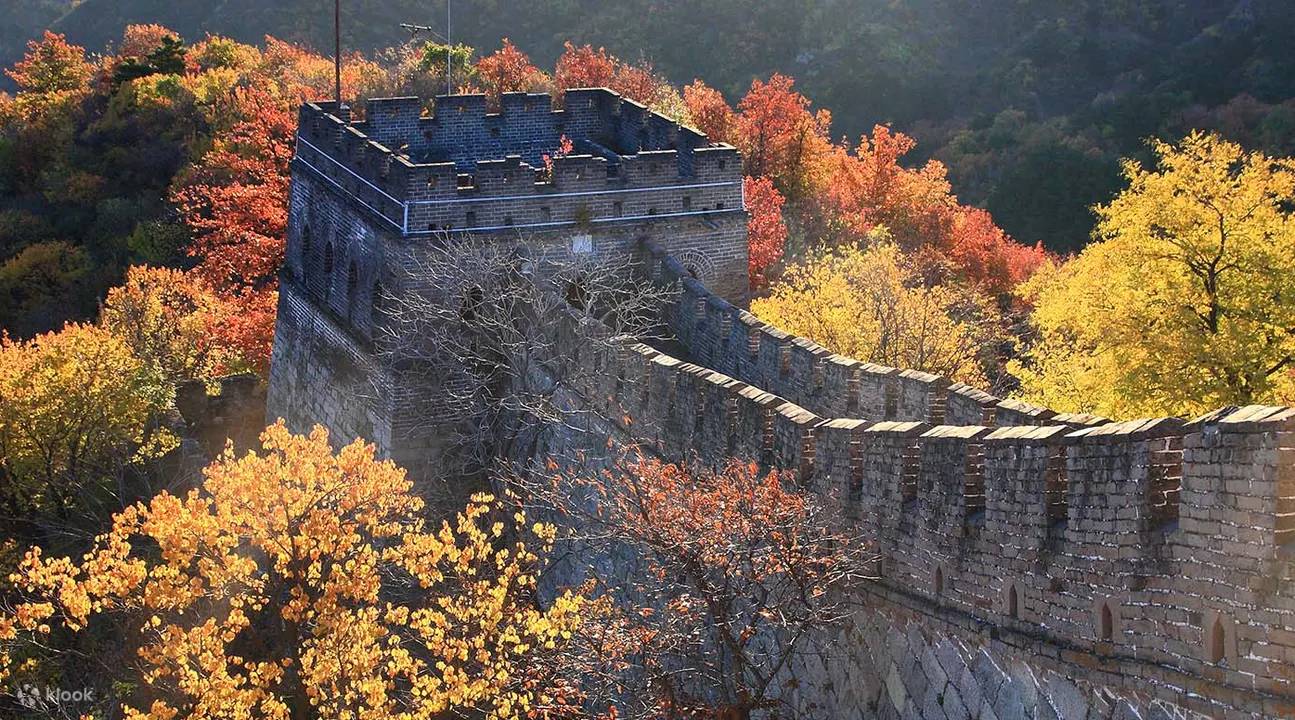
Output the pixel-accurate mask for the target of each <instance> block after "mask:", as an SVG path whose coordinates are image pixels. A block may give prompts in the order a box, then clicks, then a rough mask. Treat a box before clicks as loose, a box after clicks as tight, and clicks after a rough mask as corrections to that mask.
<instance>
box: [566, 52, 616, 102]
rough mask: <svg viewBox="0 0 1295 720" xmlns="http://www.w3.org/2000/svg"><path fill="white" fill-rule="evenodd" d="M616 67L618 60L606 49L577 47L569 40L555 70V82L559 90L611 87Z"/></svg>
mask: <svg viewBox="0 0 1295 720" xmlns="http://www.w3.org/2000/svg"><path fill="white" fill-rule="evenodd" d="M616 65H617V60H616V58H614V57H612V56H611V55H610V54H609V53H608V52H607V50H606V49H605V48H601V47H600V48H598V49H597V50H595V49H594V48H593V46H592V45H581V46H580V47H576V46H575V45H572V44H571V41H570V40H568V41H567V44H566V49H565V50H563V51H562V55H561V56H560V57H559V58H558V62H557V65H555V66H554V68H553V82H554V84H555V85H556V86H557V88H558V89H559V90H569V89H570V88H589V87H611V85H612V78H613V77H615V75H616Z"/></svg>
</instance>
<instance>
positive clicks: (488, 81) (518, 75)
mask: <svg viewBox="0 0 1295 720" xmlns="http://www.w3.org/2000/svg"><path fill="white" fill-rule="evenodd" d="M543 77H544V73H543V72H542V71H541V70H540V69H539V68H537V67H535V66H534V65H532V64H531V59H530V58H529V57H527V55H526V53H524V52H522V51H521V50H518V49H517V46H516V45H513V42H512V41H511V40H509V39H508V38H504V41H503V47H501V48H499V49H498V50H496V51H495V52H493V53H491V54H489V55H486V56H485V57H482V58H481V59H480V60H477V79H478V80H480V81H481V83H482V85H483V86H484V89H485V92H486V97H487V98H488V99H489V101H490V102H491V103H492V104H494V105H496V106H497V105H498V103H499V96H500V95H502V94H503V93H507V92H522V91H524V90H528V89H531V88H532V87H534V86H535V85H536V84H537V83H538V82H539V81H541V80H542V79H543Z"/></svg>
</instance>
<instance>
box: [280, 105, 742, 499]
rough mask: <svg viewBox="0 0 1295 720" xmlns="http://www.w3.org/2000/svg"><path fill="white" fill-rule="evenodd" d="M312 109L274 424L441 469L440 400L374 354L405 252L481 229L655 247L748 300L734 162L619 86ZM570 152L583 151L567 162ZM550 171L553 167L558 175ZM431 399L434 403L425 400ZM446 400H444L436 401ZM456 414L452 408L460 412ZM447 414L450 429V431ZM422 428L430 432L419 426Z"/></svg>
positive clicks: (283, 313) (304, 133) (607, 247)
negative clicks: (356, 114) (384, 303)
mask: <svg viewBox="0 0 1295 720" xmlns="http://www.w3.org/2000/svg"><path fill="white" fill-rule="evenodd" d="M424 104H425V103H424V102H423V101H422V100H420V99H419V98H384V99H375V100H370V101H369V102H368V106H367V110H366V113H365V118H364V120H363V121H357V122H351V118H350V108H349V107H347V106H344V105H343V106H341V107H340V108H339V107H338V106H337V105H336V104H334V103H311V104H307V105H305V106H303V107H302V109H301V114H300V124H299V127H298V133H297V149H296V157H295V158H294V160H293V162H292V193H291V204H290V218H289V224H288V247H287V257H286V260H285V264H284V271H283V275H282V282H281V289H280V296H279V313H278V321H277V326H276V328H275V340H274V352H273V357H272V361H271V368H270V386H269V397H268V413H269V416H270V418H271V419H272V420H273V419H275V418H278V417H282V418H284V419H285V420H287V422H288V424H289V426H290V427H291V428H292V429H293V430H294V431H305V430H308V429H309V428H310V426H311V425H313V424H315V423H319V424H322V425H323V426H325V427H327V428H328V429H329V430H330V432H331V433H332V435H333V438H334V440H335V441H337V442H349V441H350V440H352V439H354V438H356V437H363V438H365V439H367V440H370V441H373V442H375V443H377V445H378V448H379V450H380V451H381V452H383V453H384V454H385V455H386V456H388V457H390V458H392V459H394V460H396V461H397V462H399V463H401V464H404V465H405V466H406V467H410V468H413V469H415V472H416V473H417V472H418V470H417V469H416V468H418V467H420V466H421V465H422V464H424V463H426V462H427V461H428V460H429V458H431V457H433V453H434V450H435V447H436V445H437V437H436V435H437V433H436V432H435V430H434V429H430V430H429V429H427V426H428V422H427V421H428V415H429V413H431V414H433V415H434V414H435V412H436V409H435V408H434V407H433V408H432V409H430V410H429V404H428V402H427V398H420V397H417V391H416V390H415V389H414V388H410V387H407V386H405V385H403V384H402V383H401V382H399V378H398V377H397V376H396V373H394V371H393V369H392V368H389V367H384V364H383V360H382V358H381V356H380V355H379V354H377V353H376V352H375V350H374V340H375V337H378V336H380V332H377V331H378V330H380V328H381V327H382V310H381V307H380V305H381V298H382V297H383V293H384V288H388V289H390V290H391V291H393V292H398V289H397V287H396V285H397V284H398V283H399V278H400V277H402V273H401V272H400V271H401V270H402V268H401V267H400V266H399V265H398V263H400V262H401V260H400V258H402V257H407V253H405V252H403V251H404V250H406V249H408V248H410V247H411V246H414V244H417V243H433V242H443V241H444V238H445V237H446V236H447V235H460V234H464V233H467V234H472V235H473V236H481V237H486V238H489V239H492V240H493V239H497V240H498V242H501V243H507V242H512V241H515V240H516V239H518V238H519V237H522V236H525V237H527V238H529V239H530V241H531V242H535V241H539V242H543V243H545V244H548V245H549V246H550V247H551V248H552V249H554V250H560V251H562V252H569V253H573V254H579V253H590V254H594V255H599V254H604V255H617V254H629V253H633V252H635V251H636V250H637V249H638V248H640V247H641V245H642V243H643V242H644V241H646V240H651V241H653V242H654V243H655V244H656V245H657V246H658V247H660V248H662V249H664V250H665V251H667V252H669V253H671V254H672V255H673V256H674V257H676V258H678V259H679V261H680V262H681V263H683V265H684V267H685V268H686V269H687V270H688V271H689V272H691V273H692V274H693V275H694V276H696V277H697V278H699V279H700V280H702V281H703V282H705V283H706V285H707V286H708V287H709V288H711V289H712V290H714V291H715V292H717V293H719V294H721V295H724V296H726V297H728V298H729V299H731V300H733V301H734V302H736V303H739V304H743V303H744V301H745V299H746V292H747V239H746V220H747V216H746V210H745V206H744V202H743V193H742V174H741V159H740V157H739V156H738V154H737V151H736V150H735V149H734V148H733V147H731V146H729V145H724V144H722V143H714V142H711V141H710V140H708V139H707V138H706V136H705V135H703V134H701V133H700V132H698V131H696V130H693V129H692V128H688V127H685V126H681V125H679V124H678V123H676V122H674V121H673V120H670V119H668V118H666V117H663V116H661V115H659V114H657V113H654V112H651V111H649V110H648V109H647V108H645V107H644V106H642V105H639V104H638V103H635V102H633V101H630V100H626V99H623V98H621V97H619V96H618V95H616V94H615V93H613V92H611V91H609V90H605V89H582V90H568V91H566V93H565V95H564V98H563V102H562V107H561V108H554V107H553V106H552V102H551V99H550V97H549V96H548V95H544V94H526V93H510V94H505V95H504V96H503V97H502V98H501V102H500V109H499V111H498V112H490V111H489V110H488V109H487V105H486V98H485V97H484V96H482V95H453V96H442V97H438V98H436V100H435V107H434V112H433V113H432V114H431V115H426V114H424V112H423V107H424ZM564 139H565V140H568V141H569V142H570V147H571V150H570V151H569V152H568V153H567V154H565V155H564V156H559V154H560V148H561V147H562V146H563V145H564V142H563V141H564ZM546 158H548V162H546ZM424 393H425V391H424ZM433 405H434V403H433ZM445 412H447V413H449V412H450V411H449V410H448V409H445ZM448 419H449V418H448V417H447V420H448ZM414 428H422V429H419V430H414Z"/></svg>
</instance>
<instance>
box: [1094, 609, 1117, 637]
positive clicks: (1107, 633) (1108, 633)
mask: <svg viewBox="0 0 1295 720" xmlns="http://www.w3.org/2000/svg"><path fill="white" fill-rule="evenodd" d="M1099 630H1100V632H1099V633H1098V637H1100V638H1101V639H1102V641H1104V642H1110V641H1111V638H1113V637H1114V636H1115V616H1114V615H1113V614H1112V613H1111V606H1110V604H1109V603H1102V617H1101V627H1100V628H1099Z"/></svg>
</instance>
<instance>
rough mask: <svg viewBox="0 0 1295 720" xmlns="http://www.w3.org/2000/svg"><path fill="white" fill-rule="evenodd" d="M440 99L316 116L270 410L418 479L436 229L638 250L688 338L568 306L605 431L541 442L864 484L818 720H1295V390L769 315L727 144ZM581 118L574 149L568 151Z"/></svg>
mask: <svg viewBox="0 0 1295 720" xmlns="http://www.w3.org/2000/svg"><path fill="white" fill-rule="evenodd" d="M424 105H425V103H423V102H422V101H420V100H417V99H410V98H398V99H385V100H375V101H372V102H371V103H370V105H369V107H368V109H367V112H366V113H365V119H364V120H363V121H362V122H355V123H351V122H349V120H350V118H349V110H348V109H347V108H345V107H341V108H339V107H335V106H332V105H330V104H326V103H320V104H313V105H307V106H305V107H304V108H303V109H302V113H301V129H300V131H299V139H300V143H299V145H298V150H297V157H296V159H295V160H294V163H293V167H292V172H293V187H292V196H291V205H290V221H289V237H288V252H287V259H286V263H285V270H284V274H283V282H282V292H281V294H280V310H279V320H278V326H277V328H276V339H275V346H274V357H273V359H272V365H271V380H270V387H269V397H268V406H269V412H270V415H271V418H272V419H273V418H274V417H278V416H283V417H286V418H287V419H288V421H289V424H290V425H291V426H292V427H293V429H294V430H305V429H308V428H309V426H310V425H311V424H313V423H317V422H318V423H323V424H324V425H326V426H327V427H328V428H329V429H330V430H331V431H332V432H333V435H334V438H335V439H336V440H337V441H338V442H339V443H340V442H346V441H349V440H350V439H351V438H354V437H356V436H361V437H365V438H368V439H371V440H373V441H375V442H376V443H377V445H378V447H379V449H380V450H381V451H382V452H383V453H384V454H385V455H387V456H388V457H392V458H393V459H395V460H397V461H398V462H400V463H402V464H404V465H406V466H407V467H409V468H410V470H411V471H412V472H413V473H414V474H415V475H416V476H417V475H418V474H420V472H421V471H423V470H425V469H426V468H427V467H428V466H429V465H430V464H432V463H434V462H435V458H436V454H437V452H438V443H439V442H441V441H442V438H443V437H444V434H445V433H444V429H445V428H447V427H451V426H453V424H454V423H455V422H456V408H454V407H451V406H449V405H447V404H446V403H445V402H444V396H445V395H446V394H447V393H444V392H441V391H440V390H439V389H437V388H426V387H420V386H417V385H413V384H411V383H408V382H406V381H404V380H403V379H402V375H401V372H400V369H399V368H395V367H389V366H386V365H385V364H384V362H383V361H382V360H381V357H382V354H381V353H380V352H379V349H380V347H381V344H382V343H383V342H384V341H385V340H384V328H386V327H387V324H386V323H385V320H386V317H385V312H384V310H385V309H384V307H383V303H382V298H383V297H386V296H389V294H390V293H396V294H399V293H401V292H404V291H408V290H409V289H411V286H412V285H413V284H417V283H419V282H422V281H423V280H420V279H418V278H416V277H411V270H412V269H413V268H414V267H416V266H415V265H414V264H413V262H412V260H411V258H413V257H414V255H415V254H416V252H417V250H418V248H420V247H422V246H423V245H425V244H427V243H434V242H440V241H443V239H444V238H446V237H449V236H451V235H455V234H460V233H472V234H474V235H480V236H482V237H483V238H486V239H491V240H497V241H499V242H512V241H514V240H515V239H516V238H518V237H519V235H523V234H525V235H528V236H533V237H536V238H539V239H541V240H543V241H546V242H548V243H549V246H550V247H551V248H553V250H554V251H555V252H559V253H572V254H576V253H596V254H605V255H608V256H614V257H631V258H636V259H638V260H640V261H641V262H642V268H643V272H644V273H645V274H647V275H648V276H650V277H652V278H654V279H655V280H656V281H657V282H660V283H663V284H671V285H675V286H677V288H678V290H679V293H678V298H679V299H678V301H677V302H676V303H674V304H672V305H671V306H670V307H667V308H663V309H662V318H663V320H664V323H665V325H666V326H667V327H668V328H669V329H670V331H671V332H672V334H673V335H674V339H675V340H677V344H676V345H671V347H672V348H674V347H677V348H678V354H679V355H680V357H671V356H670V355H667V354H665V353H662V352H661V351H660V350H658V349H654V348H652V347H648V346H646V345H643V344H639V343H637V342H634V341H632V340H628V339H627V340H625V341H623V342H618V343H615V344H613V346H612V348H611V349H610V350H605V351H604V350H602V349H599V348H595V349H593V350H589V349H586V347H585V345H586V344H585V343H582V342H581V340H580V339H581V337H584V336H583V335H581V333H580V332H578V331H577V329H576V327H575V325H574V323H575V320H574V315H573V316H572V317H565V316H564V317H558V318H553V322H552V328H551V329H550V331H551V332H553V333H556V334H558V338H557V342H556V346H557V347H574V348H576V349H577V351H576V352H573V353H570V356H569V357H562V358H553V359H551V360H552V362H555V363H568V364H570V366H569V367H567V368H564V369H563V372H562V376H563V377H564V378H573V379H574V380H573V382H571V383H570V384H569V385H565V386H564V387H563V388H562V389H561V395H562V398H561V400H562V402H563V403H565V404H569V405H572V406H573V407H576V406H578V407H583V408H587V409H590V410H596V411H597V412H594V413H588V415H590V416H596V417H598V418H605V419H606V420H602V421H599V423H595V424H591V425H590V426H589V427H586V428H583V429H581V428H573V427H570V426H564V427H561V428H559V427H555V428H553V429H552V431H551V432H550V433H549V434H548V436H547V437H545V438H544V439H543V442H542V443H540V444H539V447H540V448H541V450H540V452H542V453H543V454H545V455H554V456H557V455H561V456H563V457H577V456H579V457H584V458H587V461H588V462H590V463H597V462H600V461H601V459H599V458H598V457H596V454H597V451H598V450H599V449H600V448H601V449H603V451H604V453H605V449H606V447H607V441H608V439H611V440H613V441H615V443H616V444H621V445H628V444H635V445H638V446H639V447H641V448H644V449H646V450H648V451H651V452H653V453H655V454H657V455H659V456H661V457H663V458H666V459H670V460H677V459H690V460H693V461H696V462H702V463H719V462H723V461H725V460H727V459H728V458H732V457H738V458H744V459H752V460H755V461H757V462H759V463H761V464H763V465H764V466H766V467H768V468H780V469H785V470H789V471H791V472H793V473H794V477H795V478H796V479H797V481H798V482H800V483H802V484H803V485H804V487H805V488H807V489H808V490H810V491H812V492H817V493H822V494H823V495H824V496H825V497H827V498H829V501H830V502H834V503H840V504H841V505H842V506H843V507H844V508H845V510H846V511H847V512H846V513H845V515H846V516H847V517H848V518H849V522H850V523H852V524H853V526H854V527H855V528H856V529H857V530H858V531H859V532H860V533H862V534H863V535H864V536H865V537H867V538H868V539H869V540H870V541H871V542H872V543H873V545H874V547H875V548H876V550H877V552H878V554H879V556H880V558H881V562H880V563H879V567H878V570H879V575H880V578H879V579H878V580H877V581H876V582H873V583H870V584H868V585H867V586H865V587H862V588H861V589H860V590H859V598H858V601H859V604H860V610H859V613H858V616H857V617H856V618H855V620H854V621H853V622H852V623H850V624H849V626H848V627H847V628H846V629H845V631H844V633H843V634H842V635H841V636H840V637H835V638H819V639H818V640H819V647H820V648H821V652H815V653H810V654H807V655H806V656H805V657H804V658H802V659H801V661H800V662H801V666H800V667H799V668H797V681H798V689H797V691H796V694H797V695H798V698H799V700H801V701H802V703H801V704H802V705H803V706H804V707H805V708H810V709H812V710H813V712H812V713H809V715H810V716H819V717H831V718H840V717H893V718H923V719H929V720H936V719H939V718H971V717H979V718H1018V717H1038V718H1099V717H1100V718H1136V717H1146V718H1187V717H1219V718H1265V717H1295V590H1292V584H1291V580H1290V578H1291V576H1292V573H1293V572H1295V565H1293V560H1292V559H1293V558H1295V411H1292V410H1290V409H1287V408H1275V407H1263V406H1254V407H1247V408H1228V409H1224V410H1221V411H1219V412H1217V413H1212V414H1210V415H1206V416H1204V417H1201V418H1196V419H1194V420H1191V421H1184V420H1179V419H1173V418H1160V419H1150V420H1137V421H1131V422H1118V423H1117V422H1111V421H1109V420H1107V419H1104V418H1099V417H1093V416H1089V415H1082V414H1060V413H1056V412H1053V411H1051V410H1049V409H1046V408H1040V407H1034V406H1030V405H1027V404H1024V403H1020V402H1017V401H1012V400H1005V399H1001V398H997V397H994V396H993V395H990V394H988V393H985V392H983V391H980V390H977V389H974V388H970V387H967V386H965V385H961V384H957V383H952V382H950V381H949V380H948V379H946V378H941V377H938V376H935V375H931V374H928V373H923V372H918V371H914V370H904V369H898V368H888V367H882V366H879V365H875V364H871V363H867V362H860V361H858V360H855V359H851V358H847V357H843V356H840V355H837V354H834V353H832V352H830V351H828V350H827V349H825V348H822V347H820V346H818V345H817V344H815V343H813V342H811V341H809V340H807V339H805V338H798V337H795V336H793V335H790V334H788V333H786V332H783V331H781V330H779V329H777V328H774V327H771V326H769V325H768V324H767V323H764V322H762V321H761V320H760V319H759V318H757V317H755V316H753V315H751V314H750V313H749V312H747V311H745V310H744V309H743V308H744V305H745V301H746V270H747V265H746V263H747V256H746V230H745V222H746V215H745V211H744V209H743V206H742V196H741V176H740V158H738V157H737V154H736V152H735V151H734V150H733V149H732V148H730V147H727V146H723V145H717V144H714V143H710V142H709V141H708V140H706V139H705V138H704V136H701V135H700V134H699V133H696V132H695V131H693V130H691V129H689V128H685V127H681V126H679V125H677V124H675V123H673V122H671V121H669V120H668V119H665V118H662V117H660V116H658V115H655V114H653V113H650V112H648V111H647V110H646V109H645V108H642V107H641V106H638V105H635V104H634V103H631V102H628V101H625V100H622V99H620V98H618V97H616V96H615V95H614V94H612V93H610V92H608V91H605V90H598V89H594V90H576V91H568V92H567V93H566V95H565V98H564V101H563V104H562V107H561V108H554V107H553V106H552V105H551V104H550V101H549V99H548V98H547V96H535V95H524V94H516V95H505V96H504V98H503V100H502V102H501V109H500V111H499V112H487V110H486V107H485V102H484V99H483V98H480V97H476V96H455V97H448V98H438V99H436V101H435V108H434V112H432V113H430V114H428V113H425V112H424V109H423V108H424ZM563 136H566V137H567V138H568V139H570V140H571V141H572V143H573V144H574V146H575V153H574V154H572V155H569V156H567V157H553V155H554V154H555V152H556V150H557V148H558V146H559V144H560V143H561V138H562V137H563ZM546 155H548V156H549V162H546V161H545V156H546ZM424 280H425V279H424ZM442 290H444V291H445V292H446V293H447V297H449V298H451V299H453V298H454V297H455V293H460V294H461V293H462V292H464V291H466V290H468V289H467V288H442ZM586 330H587V328H586ZM672 352H673V350H672ZM445 490H446V492H447V494H448V495H453V493H454V491H455V489H454V488H446V489H445ZM458 490H459V491H460V494H463V493H465V492H466V490H467V489H465V488H459V489H458ZM451 499H452V498H451Z"/></svg>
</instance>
